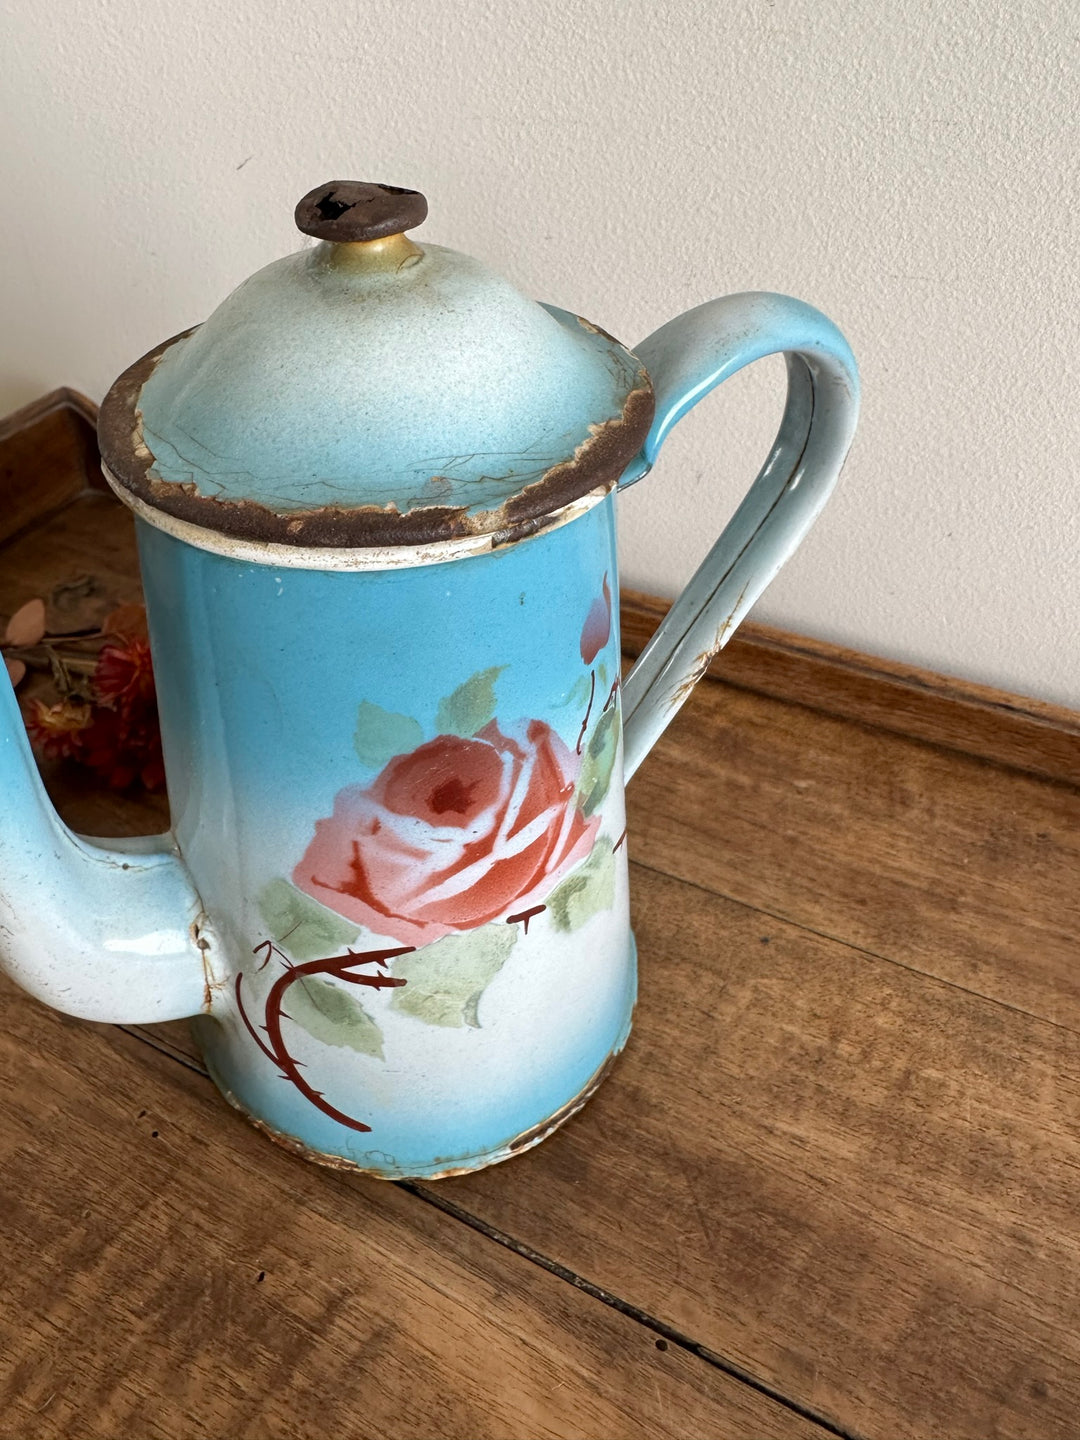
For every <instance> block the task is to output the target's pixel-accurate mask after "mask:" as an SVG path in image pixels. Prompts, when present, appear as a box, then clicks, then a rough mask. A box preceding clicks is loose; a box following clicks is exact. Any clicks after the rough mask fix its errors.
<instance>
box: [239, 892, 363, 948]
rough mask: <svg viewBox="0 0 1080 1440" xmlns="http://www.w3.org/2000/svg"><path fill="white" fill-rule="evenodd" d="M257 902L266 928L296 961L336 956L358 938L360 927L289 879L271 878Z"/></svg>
mask: <svg viewBox="0 0 1080 1440" xmlns="http://www.w3.org/2000/svg"><path fill="white" fill-rule="evenodd" d="M258 903H259V914H260V915H261V916H262V918H263V923H264V924H265V926H266V928H267V929H268V930H269V931H270V934H271V935H272V936H273V937H274V939H275V940H276V941H277V943H278V944H279V945H280V946H281V947H282V949H284V950H287V951H288V952H289V954H290V955H291V956H292V957H293V959H294V960H315V959H317V958H318V959H322V958H324V957H326V956H330V955H333V953H334V951H335V950H341V949H343V948H344V947H345V946H346V945H348V944H349V942H350V941H352V940H355V939H356V936H357V933H358V931H359V928H360V927H359V926H358V925H354V924H353V923H352V922H351V921H349V920H345V919H343V918H342V916H340V915H335V914H334V912H333V910H328V909H327V908H326V906H325V905H320V904H319V902H318V900H313V899H312V898H311V896H310V895H305V894H304V893H303V892H302V891H300V890H297V888H296V886H295V885H290V884H289V882H288V880H282V879H278V880H271V881H270V883H269V884H268V885H265V886H264V887H263V889H262V890H261V892H260V894H259V901H258Z"/></svg>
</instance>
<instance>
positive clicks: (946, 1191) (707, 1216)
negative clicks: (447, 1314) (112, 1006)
mask: <svg viewBox="0 0 1080 1440" xmlns="http://www.w3.org/2000/svg"><path fill="white" fill-rule="evenodd" d="M632 887H633V895H634V911H635V929H636V931H637V936H638V944H639V948H640V951H641V955H642V977H641V996H640V1000H639V1005H638V1011H637V1015H636V1019H635V1028H634V1033H633V1035H632V1039H631V1044H630V1046H629V1048H628V1050H627V1052H626V1054H625V1055H624V1057H623V1058H622V1059H621V1060H620V1062H619V1064H618V1065H617V1066H616V1069H615V1071H614V1073H613V1075H612V1077H611V1078H610V1080H609V1081H608V1082H607V1083H606V1084H605V1085H604V1086H603V1087H602V1088H601V1090H600V1091H599V1093H598V1094H597V1096H596V1097H595V1098H594V1099H593V1100H592V1101H591V1102H590V1104H589V1106H588V1107H587V1108H586V1110H585V1111H584V1112H583V1113H582V1115H581V1116H579V1117H578V1118H577V1119H575V1120H574V1121H572V1122H571V1123H570V1124H569V1125H568V1126H567V1127H565V1129H564V1130H562V1131H560V1132H558V1133H557V1134H556V1135H555V1136H553V1137H552V1138H551V1139H549V1140H547V1141H546V1142H545V1143H544V1144H543V1145H542V1146H540V1147H538V1149H536V1150H535V1151H532V1152H530V1153H529V1154H527V1155H524V1156H521V1157H520V1158H519V1159H517V1160H515V1161H514V1162H513V1163H512V1164H511V1165H507V1166H501V1167H497V1168H495V1169H492V1170H488V1171H483V1172H480V1173H479V1174H477V1175H475V1176H472V1177H468V1178H462V1179H458V1180H453V1181H444V1182H441V1183H440V1184H439V1185H437V1186H432V1185H428V1186H425V1187H422V1188H424V1189H426V1190H428V1191H429V1192H430V1193H433V1194H436V1195H437V1196H438V1197H439V1198H441V1199H443V1200H444V1201H448V1202H450V1203H452V1204H453V1205H454V1206H455V1207H459V1208H460V1209H461V1210H462V1211H463V1212H464V1213H465V1214H467V1215H469V1216H471V1217H474V1218H475V1219H477V1220H479V1221H481V1222H482V1223H483V1224H485V1225H489V1226H493V1227H496V1228H497V1229H499V1230H500V1231H503V1232H505V1233H507V1234H509V1235H512V1236H514V1237H515V1239H516V1240H517V1241H518V1242H519V1243H521V1244H523V1245H525V1246H527V1247H529V1248H530V1249H534V1250H537V1251H539V1252H541V1253H542V1254H544V1255H546V1256H548V1257H550V1258H551V1259H552V1260H554V1261H555V1262H556V1263H558V1264H559V1265H561V1266H565V1267H566V1268H567V1269H568V1270H570V1271H572V1272H573V1273H575V1274H577V1275H579V1276H582V1277H584V1278H585V1279H586V1280H587V1281H589V1282H591V1283H592V1284H595V1285H597V1286H599V1287H600V1288H602V1289H604V1290H607V1291H610V1292H611V1293H614V1294H617V1295H619V1296H621V1297H622V1298H623V1299H625V1300H626V1301H628V1302H629V1303H630V1304H631V1305H633V1306H635V1307H637V1308H639V1309H640V1310H642V1311H644V1312H646V1313H648V1314H649V1315H651V1316H654V1317H656V1319H658V1320H659V1321H660V1322H661V1323H663V1324H665V1325H668V1326H671V1327H672V1328H673V1329H674V1330H676V1331H679V1332H680V1333H682V1334H684V1335H686V1336H688V1337H689V1338H690V1339H691V1340H692V1341H694V1342H695V1343H696V1344H697V1345H700V1346H702V1347H703V1348H705V1349H706V1350H709V1351H711V1352H714V1353H716V1354H718V1355H720V1356H723V1357H724V1358H725V1359H726V1360H727V1361H728V1362H730V1363H731V1364H732V1365H734V1366H735V1367H737V1368H738V1369H739V1370H741V1371H744V1372H746V1373H748V1374H749V1375H751V1376H754V1377H756V1378H757V1379H758V1380H760V1381H762V1382H763V1383H764V1384H766V1385H767V1386H769V1387H770V1388H774V1389H775V1390H777V1391H778V1392H780V1393H782V1394H784V1395H785V1396H787V1397H789V1398H791V1399H793V1400H794V1401H795V1402H796V1403H797V1404H798V1405H799V1406H800V1407H802V1408H803V1409H804V1410H806V1411H808V1412H810V1413H813V1414H816V1415H819V1416H822V1417H825V1418H827V1419H828V1420H829V1421H830V1422H831V1423H832V1424H833V1425H834V1426H835V1427H836V1428H837V1429H838V1430H840V1431H842V1432H845V1433H849V1434H854V1435H862V1436H866V1437H879V1440H940V1437H942V1436H948V1437H949V1440H985V1437H987V1436H1008V1437H1011V1440H1058V1437H1060V1440H1073V1437H1074V1436H1075V1433H1076V1431H1075V1416H1076V1414H1077V1413H1080V1210H1078V1207H1077V1205H1076V1198H1075V1197H1076V1188H1077V1175H1078V1171H1080V1124H1078V1120H1077V1117H1078V1114H1080V1037H1077V1036H1076V1035H1074V1034H1072V1033H1070V1032H1069V1031H1067V1030H1064V1029H1062V1028H1060V1027H1057V1026H1053V1025H1049V1024H1046V1023H1043V1022H1039V1021H1036V1020H1034V1019H1032V1018H1030V1017H1027V1016H1023V1015H1019V1014H1017V1013H1015V1012H1013V1011H1010V1010H1008V1009H1005V1008H1004V1007H1001V1006H999V1005H995V1004H993V1003H991V1002H989V1001H986V1000H983V999H981V998H979V997H976V996H973V995H968V994H965V993H964V992H963V991H962V990H959V989H957V988H956V987H954V986H951V985H947V984H943V983H941V982H938V981H934V980H931V979H929V978H928V977H925V976H922V975H918V974H915V973H913V972H911V971H909V970H907V969H905V968H904V967H903V966H898V965H892V964H889V963H887V962H884V961H877V960H873V959H871V958H869V957H867V956H865V955H863V954H861V953H859V952H857V951H854V950H852V949H851V948H849V947H846V946H842V945H839V944H837V943H836V942H834V941H831V940H828V939H825V938H824V937H820V936H816V935H812V934H808V933H807V932H806V931H805V930H802V929H800V928H799V927H796V926H792V925H786V924H782V923H778V922H776V921H774V920H771V919H770V918H769V917H765V916H762V915H761V914H759V913H758V912H756V911H754V910H752V909H750V908H749V907H745V906H741V905H737V904H734V903H733V902H731V901H728V900H725V899H723V898H721V897H718V896H714V895H710V894H708V893H707V892H705V891H703V890H701V889H700V888H699V887H696V886H693V885H691V884H688V883H686V882H683V881H678V880H675V879H673V878H671V877H666V876H662V875H659V874H657V873H655V872H653V871H650V870H648V869H647V868H645V867H643V866H641V865H639V864H635V865H634V866H633V878H632ZM152 1033H153V1036H154V1039H155V1041H156V1042H157V1043H161V1044H164V1045H165V1046H166V1047H171V1048H172V1050H173V1053H174V1054H176V1055H177V1056H180V1057H184V1056H186V1055H188V1054H194V1053H195V1052H194V1050H193V1047H192V1046H191V1042H190V1038H189V1036H188V1035H187V1033H186V1027H183V1026H180V1025H171V1026H158V1027H153V1031H152Z"/></svg>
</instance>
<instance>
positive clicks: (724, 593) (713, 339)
mask: <svg viewBox="0 0 1080 1440" xmlns="http://www.w3.org/2000/svg"><path fill="white" fill-rule="evenodd" d="M781 352H782V353H783V354H784V356H785V358H786V360H787V375H788V393H787V404H786V406H785V408H784V415H783V419H782V420H781V422H780V429H779V430H778V431H777V434H776V439H775V441H774V442H773V447H772V451H771V453H770V455H769V458H768V459H767V460H766V462H765V464H764V466H763V467H762V470H761V473H760V474H759V475H758V477H757V479H756V480H755V481H754V483H753V485H752V486H751V487H750V489H749V491H748V492H747V494H746V498H745V499H744V500H743V502H742V504H741V505H740V506H739V508H738V509H737V510H736V511H735V514H734V515H733V516H732V517H731V519H730V520H729V521H728V524H727V526H726V527H725V529H724V532H723V534H722V535H721V536H720V539H719V540H718V541H717V542H716V544H715V545H714V546H713V548H712V549H711V550H710V551H709V553H708V555H707V556H706V557H705V559H704V561H703V562H702V564H701V565H700V567H699V568H698V570H697V572H696V574H695V575H694V577H693V579H692V580H691V581H690V583H689V585H687V587H686V589H685V590H684V591H683V592H682V594H681V595H680V596H679V598H678V599H677V600H676V601H675V604H674V605H673V606H672V607H671V609H670V610H669V611H668V614H667V615H666V617H665V619H664V623H663V624H662V625H661V626H660V628H659V630H657V632H656V634H655V635H654V636H653V637H652V639H651V640H650V641H649V643H648V645H646V647H645V649H644V650H643V651H642V652H641V655H640V657H639V658H638V661H637V664H636V665H635V666H634V668H633V669H632V670H631V671H630V674H629V675H628V676H627V678H626V682H625V684H624V686H623V717H624V718H623V734H624V770H625V774H626V778H627V779H628V780H629V778H630V777H631V775H633V773H634V771H635V770H636V769H637V768H638V766H639V765H640V764H641V762H642V760H644V758H645V756H646V755H647V754H648V753H649V751H650V750H651V748H652V746H653V744H654V743H655V742H656V740H657V739H658V737H659V736H660V734H661V732H662V731H663V730H664V728H665V727H666V725H667V724H668V722H669V721H670V720H671V718H672V717H673V716H674V714H675V713H676V711H677V710H678V709H679V708H680V707H681V706H682V704H683V703H684V701H685V700H686V699H687V697H688V696H689V694H690V691H691V690H692V689H693V688H694V685H695V684H696V683H697V681H698V680H700V679H701V677H702V675H704V673H705V671H706V670H707V669H708V667H709V662H710V661H711V660H712V658H713V656H714V655H715V654H716V653H717V651H718V650H720V649H722V648H723V646H724V645H726V644H727V642H728V640H729V639H730V638H731V635H732V632H733V631H734V630H735V627H736V626H737V625H738V624H739V622H740V620H742V618H743V616H744V615H745V614H746V612H747V611H748V610H749V609H750V607H751V605H753V603H754V601H755V600H756V599H757V598H758V596H759V595H760V594H761V592H762V591H763V590H764V589H765V587H766V585H768V583H769V581H770V580H771V579H772V578H773V576H774V575H775V574H776V572H777V571H778V570H779V569H780V567H781V565H783V563H784V561H785V560H787V559H788V557H789V556H790V555H791V554H792V552H793V551H794V550H795V548H796V547H797V546H798V544H799V542H800V541H801V540H802V538H803V536H804V535H805V534H806V532H807V531H808V530H809V529H810V526H811V525H812V524H813V523H814V521H815V520H816V518H817V515H818V512H819V511H820V510H821V507H822V506H823V505H824V504H825V501H826V500H827V499H828V498H829V494H830V492H831V491H832V488H833V486H834V485H835V484H836V479H837V476H838V475H839V474H840V468H841V466H842V465H843V463H844V459H845V457H846V455H847V452H848V447H849V446H850V444H851V440H852V436H853V435H854V433H855V423H856V420H857V419H858V414H859V375H858V370H857V368H856V365H855V357H854V356H853V355H852V353H851V350H850V348H849V346H848V343H847V341H846V340H845V339H844V337H843V335H841V334H840V331H839V330H837V328H836V326H835V325H834V324H833V323H832V321H830V320H827V319H826V318H825V316H824V315H822V314H821V312H820V311H819V310H815V309H814V308H813V307H812V306H810V305H804V304H803V303H802V301H801V300H792V299H790V298H789V297H788V296H786V295H770V294H767V293H765V292H754V293H749V294H744V295H728V296H726V297H725V298H724V299H722V300H710V301H708V302H707V303H706V304H704V305H699V306H697V308H696V309H694V310H688V311H687V312H686V314H685V315H679V316H677V317H676V318H675V319H674V320H669V321H668V323H667V324H666V325H662V326H661V327H660V329H659V330H657V331H655V332H654V333H653V334H652V335H650V336H649V338H648V339H647V340H645V341H643V342H642V344H640V345H638V346H636V347H635V350H634V353H635V355H637V357H638V359H639V360H641V362H642V364H643V365H644V366H645V368H646V370H647V371H648V372H649V375H650V377H651V378H652V382H653V387H654V389H655V391H656V417H655V419H654V420H653V424H652V429H651V430H650V431H649V433H648V435H647V436H646V438H645V444H644V446H643V447H642V450H641V453H640V455H639V456H638V457H637V459H636V460H634V461H633V462H631V464H630V466H629V467H628V468H627V470H626V472H625V474H624V475H623V477H622V479H621V481H620V482H619V484H620V488H622V487H624V486H627V485H632V484H633V483H634V482H635V481H636V480H640V479H641V478H642V476H644V475H647V474H648V472H649V471H650V470H651V469H652V466H653V462H654V461H655V459H656V456H657V452H658V451H659V449H660V446H661V445H662V444H663V443H664V440H665V439H666V438H667V435H668V433H669V431H670V430H671V427H672V426H673V425H674V424H675V422H676V421H677V420H680V419H681V418H682V417H683V416H684V415H685V414H686V412H687V411H688V410H690V409H691V408H692V407H693V406H694V405H696V404H697V403H698V401H699V400H701V399H703V398H704V397H705V396H706V395H708V393H709V391H710V390H712V389H714V388H715V387H716V386H717V385H719V384H720V382H721V381H722V380H726V379H727V378H728V377H729V376H730V375H734V374H735V372H736V371H737V370H741V369H742V368H743V366H744V365H749V364H751V362H752V361H754V360H760V359H762V358H763V357H764V356H765V355H775V354H778V353H781Z"/></svg>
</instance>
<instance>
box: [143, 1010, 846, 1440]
mask: <svg viewBox="0 0 1080 1440" xmlns="http://www.w3.org/2000/svg"><path fill="white" fill-rule="evenodd" d="M116 1028H117V1029H118V1030H122V1031H123V1032H124V1033H125V1034H126V1035H130V1036H131V1037H132V1039H134V1040H139V1041H141V1042H142V1044H144V1045H149V1046H150V1048H151V1049H152V1050H156V1051H157V1052H158V1053H159V1054H161V1055H164V1056H165V1057H166V1059H169V1060H172V1061H174V1062H175V1063H176V1064H177V1065H182V1066H183V1067H184V1068H185V1069H187V1070H191V1071H193V1072H194V1073H195V1074H196V1075H200V1076H202V1078H203V1079H204V1080H205V1081H206V1083H207V1084H208V1085H210V1086H212V1085H213V1081H212V1080H211V1079H210V1075H209V1073H208V1071H207V1070H206V1068H205V1066H203V1065H201V1064H199V1063H198V1062H197V1061H195V1060H194V1059H192V1057H191V1056H190V1055H186V1054H184V1053H183V1052H182V1051H180V1050H178V1049H176V1047H175V1046H172V1045H169V1044H167V1043H166V1042H165V1041H163V1040H162V1039H161V1038H160V1037H159V1036H157V1035H153V1034H150V1033H149V1032H148V1031H146V1030H143V1029H142V1028H141V1027H140V1026H138V1025H118V1026H117V1027H116ZM306 1163H310V1162H306ZM387 1183H389V1184H391V1185H394V1186H396V1187H397V1189H399V1190H404V1191H406V1192H407V1193H408V1194H409V1195H412V1196H413V1197H414V1198H415V1199H417V1200H420V1201H422V1202H423V1203H424V1204H425V1205H431V1206H433V1207H434V1209H436V1210H439V1211H441V1212H442V1213H443V1214H444V1215H446V1216H447V1217H449V1218H450V1219H452V1220H456V1221H457V1222H458V1223H459V1224H462V1225H466V1226H468V1228H469V1229H470V1230H474V1231H476V1233H477V1234H479V1235H483V1236H484V1237H485V1239H488V1240H491V1241H492V1242H493V1243H494V1244H496V1245H501V1246H502V1247H503V1248H504V1249H506V1250H510V1251H512V1252H513V1253H514V1254H515V1255H518V1256H520V1257H521V1259H523V1260H527V1261H529V1263H530V1264H532V1265H536V1266H537V1267H538V1268H539V1269H541V1270H545V1271H546V1272H547V1273H548V1274H549V1275H552V1276H554V1277H555V1278H556V1279H558V1280H562V1281H564V1282H565V1283H566V1284H567V1285H572V1286H573V1287H574V1289H575V1290H581V1291H582V1292H583V1293H584V1294H586V1295H588V1296H589V1297H590V1298H591V1299H593V1300H598V1301H599V1302H600V1303H601V1304H602V1305H606V1306H608V1307H609V1309H612V1310H616V1311H618V1313H619V1314H620V1315H624V1316H625V1317H626V1318H627V1319H628V1320H633V1321H635V1322H636V1323H637V1324H639V1325H641V1326H642V1327H643V1328H644V1329H646V1330H650V1331H652V1332H653V1334H655V1335H656V1336H657V1337H658V1339H657V1348H658V1349H666V1348H667V1345H677V1346H678V1347H679V1348H680V1349H681V1350H685V1351H686V1352H687V1353H688V1354H690V1355H693V1356H694V1357H695V1359H698V1360H701V1361H702V1362H703V1363H704V1364H706V1365H711V1366H712V1367H713V1368H714V1369H716V1370H719V1371H721V1372H722V1373H723V1374H725V1375H727V1376H729V1377H730V1378H731V1379H732V1380H737V1381H738V1382H739V1383H740V1384H742V1385H745V1386H747V1387H748V1389H750V1390H753V1391H755V1392H756V1393H757V1394H759V1395H762V1396H764V1397H765V1398H766V1399H768V1400H772V1401H773V1402H774V1403H775V1404H777V1405H782V1406H783V1407H784V1409H785V1410H789V1411H791V1413H792V1414H794V1415H798V1416H799V1418H800V1419H802V1420H806V1421H808V1422H809V1423H810V1424H813V1425H816V1426H818V1428H819V1429H820V1430H822V1431H823V1432H824V1433H825V1434H827V1435H834V1436H836V1437H838V1440H863V1437H861V1436H860V1435H859V1434H858V1432H856V1431H854V1430H849V1429H846V1428H844V1427H843V1426H840V1425H838V1424H836V1422H835V1421H833V1420H830V1419H829V1418H828V1417H827V1416H824V1415H820V1414H818V1413H817V1412H816V1411H814V1410H812V1409H810V1408H808V1407H807V1406H805V1405H801V1404H800V1403H799V1402H798V1401H797V1400H793V1399H791V1398H790V1397H789V1396H787V1395H785V1394H783V1393H782V1392H781V1391H779V1390H777V1389H775V1388H774V1387H773V1386H771V1385H769V1384H767V1383H766V1382H765V1381H763V1380H760V1379H758V1378H757V1377H756V1376H754V1375H752V1374H751V1373H750V1372H749V1371H747V1370H745V1369H744V1368H743V1367H742V1366H740V1365H737V1364H735V1362H734V1361H732V1360H728V1359H727V1358H726V1357H724V1356H723V1355H718V1354H716V1352H715V1351H712V1350H710V1349H708V1348H707V1347H706V1346H704V1345H699V1344H698V1343H697V1342H696V1341H695V1340H693V1339H692V1338H691V1337H690V1336H689V1335H684V1334H682V1332H681V1331H679V1330H677V1329H676V1328H675V1327H674V1326H672V1325H667V1324H665V1322H664V1321H663V1320H659V1319H657V1317H656V1316H654V1315H650V1314H649V1313H648V1312H647V1311H645V1310H642V1309H641V1308H640V1307H638V1306H637V1305H631V1304H630V1303H629V1302H628V1301H626V1300H623V1299H621V1298H620V1297H619V1296H618V1295H614V1294H612V1293H611V1291H609V1290H605V1289H604V1288H603V1286H601V1285H596V1284H594V1283H593V1282H592V1281H591V1280H588V1279H586V1278H585V1277H584V1276H583V1275H578V1274H576V1273H575V1272H574V1271H573V1270H570V1269H568V1268H567V1267H566V1266H565V1265H560V1264H559V1262H558V1261H557V1260H552V1259H551V1257H550V1256H548V1255H544V1254H542V1253H541V1252H540V1251H539V1250H534V1249H533V1248H532V1246H530V1245H526V1244H524V1243H523V1242H522V1241H520V1240H515V1238H514V1237H513V1236H512V1235H508V1234H507V1233H506V1232H505V1231H503V1230H499V1229H498V1228H497V1227H496V1226H494V1225H491V1224H489V1223H488V1222H487V1221H485V1220H481V1219H480V1218H479V1216H477V1215H473V1214H472V1213H471V1212H470V1211H468V1210H466V1209H464V1208H463V1207H462V1206H460V1205H457V1204H455V1203H454V1202H453V1201H452V1200H448V1199H445V1198H444V1197H443V1196H441V1195H437V1194H435V1193H433V1192H432V1191H431V1190H429V1189H427V1188H425V1187H424V1186H422V1185H420V1184H418V1183H417V1182H416V1181H412V1180H391V1181H389V1182H387Z"/></svg>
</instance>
